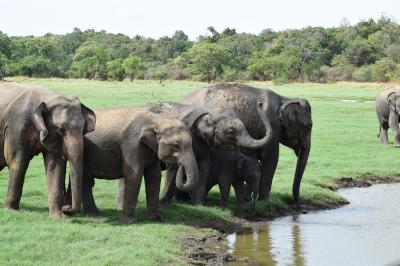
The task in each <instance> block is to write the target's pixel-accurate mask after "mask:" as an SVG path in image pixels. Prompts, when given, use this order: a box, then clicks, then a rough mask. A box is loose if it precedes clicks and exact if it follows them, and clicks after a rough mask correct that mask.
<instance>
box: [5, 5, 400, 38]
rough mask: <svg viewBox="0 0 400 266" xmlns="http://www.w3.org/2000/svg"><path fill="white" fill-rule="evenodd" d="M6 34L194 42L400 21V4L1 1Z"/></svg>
mask: <svg viewBox="0 0 400 266" xmlns="http://www.w3.org/2000/svg"><path fill="white" fill-rule="evenodd" d="M0 9H1V10H0V31H3V32H4V33H7V34H8V35H43V34H45V33H48V32H51V33H59V34H63V33H66V32H70V31H72V29H73V27H79V28H81V29H88V28H92V29H95V30H106V31H108V32H113V33H124V34H127V35H129V36H134V35H136V34H140V35H144V36H148V37H155V38H158V37H161V36H164V35H171V34H173V32H174V31H175V30H178V29H179V30H183V31H184V32H185V33H186V34H187V35H189V37H190V38H191V39H195V38H196V37H197V36H199V35H200V34H205V33H207V27H208V26H211V25H212V26H214V27H215V28H216V29H217V30H218V31H221V30H223V29H224V28H226V27H231V28H236V30H237V31H238V32H250V33H256V34H258V33H260V32H261V30H263V29H265V28H272V29H274V30H282V29H289V28H291V29H293V28H302V27H305V26H323V27H332V26H338V25H340V23H341V22H342V21H343V19H344V18H346V19H347V20H348V21H349V22H350V23H351V24H354V23H357V22H358V21H359V20H361V19H368V18H374V19H377V18H379V17H380V16H381V15H382V14H383V15H386V16H389V17H392V18H394V19H395V20H396V21H397V22H399V19H400V0H379V1H368V0H366V1H360V0H356V1H351V0H335V1H324V0H319V1H318V0H298V1H295V0H291V1H289V0H274V1H269V0H264V1H262V0H243V1H239V0H230V1H228V0H198V1H191V0H186V1H185V0H164V1H162V0H145V1H144V0H143V1H137V0H130V1H129V0H109V1H104V0H97V1H94V0H65V1H60V0H0Z"/></svg>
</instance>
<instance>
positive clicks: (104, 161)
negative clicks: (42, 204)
mask: <svg viewBox="0 0 400 266" xmlns="http://www.w3.org/2000/svg"><path fill="white" fill-rule="evenodd" d="M96 116H97V122H98V123H97V128H96V131H94V132H91V133H89V134H87V135H86V139H85V143H84V145H85V147H84V148H85V152H84V176H85V177H84V179H83V182H82V186H83V193H82V194H83V198H82V201H83V209H84V211H85V213H86V214H93V215H95V214H97V213H98V210H97V207H96V205H95V202H94V199H93V194H92V186H93V184H94V178H99V179H120V178H123V180H124V183H125V186H124V188H125V191H124V193H123V195H124V199H123V209H122V216H121V221H123V222H128V223H133V222H135V221H136V219H135V216H134V211H135V208H136V204H137V201H138V196H139V191H140V186H141V182H142V177H143V176H144V180H145V187H146V202H147V210H148V217H149V218H150V219H159V218H160V215H159V213H158V202H159V201H158V198H159V192H160V181H161V169H160V161H161V162H164V163H178V164H179V165H180V166H179V169H178V174H177V179H176V185H177V187H178V188H179V189H181V190H183V191H191V190H193V189H194V188H195V187H196V186H197V183H198V179H199V176H198V169H197V164H196V159H195V157H194V154H193V149H192V138H191V137H190V135H189V133H188V132H187V131H186V128H185V125H184V124H183V123H182V122H181V121H179V120H177V119H164V118H159V117H157V116H155V115H154V114H152V113H149V112H138V111H135V110H133V109H110V110H102V111H98V112H96ZM184 175H186V179H185V180H184Z"/></svg>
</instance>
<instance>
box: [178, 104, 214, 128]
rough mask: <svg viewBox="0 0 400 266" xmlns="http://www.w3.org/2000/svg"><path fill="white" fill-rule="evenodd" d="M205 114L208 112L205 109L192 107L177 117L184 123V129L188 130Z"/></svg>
mask: <svg viewBox="0 0 400 266" xmlns="http://www.w3.org/2000/svg"><path fill="white" fill-rule="evenodd" d="M206 114H208V112H207V111H206V110H205V109H201V108H194V109H191V110H189V111H187V112H185V113H183V114H182V115H181V117H180V118H179V119H180V120H181V121H182V122H183V123H184V124H185V127H186V129H187V130H190V129H191V128H192V127H193V125H194V123H196V121H197V120H198V119H199V118H201V117H202V116H204V115H206Z"/></svg>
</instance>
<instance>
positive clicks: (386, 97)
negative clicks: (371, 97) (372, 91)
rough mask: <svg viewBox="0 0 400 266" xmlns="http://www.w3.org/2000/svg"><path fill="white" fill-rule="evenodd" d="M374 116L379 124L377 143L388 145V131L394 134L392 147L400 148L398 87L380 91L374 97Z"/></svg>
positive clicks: (399, 92)
mask: <svg viewBox="0 0 400 266" xmlns="http://www.w3.org/2000/svg"><path fill="white" fill-rule="evenodd" d="M376 115H377V117H378V122H379V134H378V137H379V142H380V143H382V144H388V133H387V131H388V129H389V127H390V129H391V130H392V131H393V132H394V146H396V147H398V148H399V147H400V130H399V122H400V119H399V115H400V87H393V88H390V89H387V90H385V91H382V92H381V93H379V95H378V96H377V97H376Z"/></svg>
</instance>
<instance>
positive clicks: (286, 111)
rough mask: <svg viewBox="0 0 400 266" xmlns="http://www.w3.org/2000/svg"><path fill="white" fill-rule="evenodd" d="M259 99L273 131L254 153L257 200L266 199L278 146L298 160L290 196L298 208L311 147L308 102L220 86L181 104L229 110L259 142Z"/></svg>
mask: <svg viewBox="0 0 400 266" xmlns="http://www.w3.org/2000/svg"><path fill="white" fill-rule="evenodd" d="M258 99H262V103H263V112H264V114H265V115H266V116H267V117H268V120H269V123H270V125H271V131H272V132H271V133H272V140H271V141H270V142H268V143H267V144H266V145H264V146H263V147H261V148H260V149H258V151H257V156H258V159H259V160H260V162H261V167H262V178H261V181H260V189H259V199H260V200H263V199H267V198H268V196H269V192H270V190H271V184H272V179H273V176H274V173H275V170H276V166H277V164H278V159H279V142H281V143H282V144H284V145H285V146H287V147H289V148H291V149H293V150H294V152H295V154H296V156H297V165H296V171H295V175H294V181H293V189H292V193H293V199H294V202H295V204H296V205H297V206H299V204H300V183H301V179H302V177H303V173H304V170H305V167H306V165H307V160H308V156H309V153H310V147H311V130H312V119H311V106H310V104H309V103H308V101H307V100H303V99H296V98H287V97H284V96H281V95H279V94H277V93H275V92H273V91H271V90H268V89H258V88H254V87H251V86H247V85H243V84H229V83H222V84H215V85H212V86H209V87H206V88H203V89H199V90H196V91H194V92H192V93H190V94H189V95H187V96H186V97H185V98H184V99H183V101H182V103H184V104H191V105H195V106H203V107H205V108H215V107H223V108H231V109H233V110H234V111H235V113H236V114H237V116H238V117H239V118H240V119H241V121H243V123H244V125H245V126H246V129H247V131H248V132H249V134H250V135H251V136H252V137H254V138H259V137H261V136H262V135H263V134H264V132H265V127H264V124H263V123H262V121H261V119H260V116H259V115H257V111H256V106H257V105H256V102H257V100H258ZM246 152H248V151H246Z"/></svg>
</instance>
